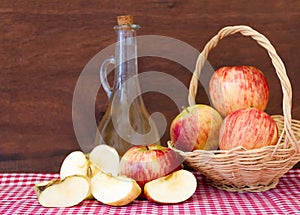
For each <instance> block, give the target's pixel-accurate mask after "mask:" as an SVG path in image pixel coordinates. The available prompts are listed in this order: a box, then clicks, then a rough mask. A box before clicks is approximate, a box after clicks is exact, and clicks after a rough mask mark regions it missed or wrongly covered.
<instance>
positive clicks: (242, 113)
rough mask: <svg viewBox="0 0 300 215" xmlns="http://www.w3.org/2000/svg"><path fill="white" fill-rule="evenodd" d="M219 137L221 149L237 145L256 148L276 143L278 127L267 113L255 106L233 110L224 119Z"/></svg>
mask: <svg viewBox="0 0 300 215" xmlns="http://www.w3.org/2000/svg"><path fill="white" fill-rule="evenodd" d="M219 138H220V140H219V144H220V145H219V148H220V149H221V150H229V149H232V148H235V147H237V146H242V147H244V148H245V149H258V148H261V147H264V146H268V145H275V144H276V143H277V141H278V128H277V125H276V122H275V121H274V120H273V119H272V117H270V116H269V115H268V114H267V113H265V112H263V111H261V110H258V109H257V108H244V109H240V110H237V111H234V112H233V113H231V114H229V115H228V116H227V117H226V118H225V119H224V121H223V124H222V126H221V129H220V137H219Z"/></svg>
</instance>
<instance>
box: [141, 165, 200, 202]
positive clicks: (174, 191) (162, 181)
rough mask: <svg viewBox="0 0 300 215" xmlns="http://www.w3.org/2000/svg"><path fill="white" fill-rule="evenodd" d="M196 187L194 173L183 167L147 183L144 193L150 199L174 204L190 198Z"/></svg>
mask: <svg viewBox="0 0 300 215" xmlns="http://www.w3.org/2000/svg"><path fill="white" fill-rule="evenodd" d="M196 188H197V179H196V177H195V176H194V174H193V173H191V172H189V171H187V170H183V169H182V170H178V171H175V172H173V173H171V174H169V175H167V176H164V177H160V178H158V179H155V180H152V181H150V182H148V183H146V184H145V186H144V194H145V196H146V198H147V199H148V200H149V201H152V202H157V203H166V204H172V203H179V202H183V201H185V200H187V199H189V198H190V197H191V196H192V195H193V194H194V193H195V191H196Z"/></svg>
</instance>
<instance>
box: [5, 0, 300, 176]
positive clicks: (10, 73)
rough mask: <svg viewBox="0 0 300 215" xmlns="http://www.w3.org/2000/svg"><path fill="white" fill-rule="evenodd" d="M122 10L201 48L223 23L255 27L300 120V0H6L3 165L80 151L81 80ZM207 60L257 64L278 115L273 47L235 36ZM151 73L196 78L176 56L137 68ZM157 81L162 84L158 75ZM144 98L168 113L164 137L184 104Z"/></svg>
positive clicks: (36, 163)
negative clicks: (77, 111) (77, 107)
mask: <svg viewBox="0 0 300 215" xmlns="http://www.w3.org/2000/svg"><path fill="white" fill-rule="evenodd" d="M122 14H132V15H134V16H135V20H136V23H138V24H140V25H141V26H142V29H141V30H140V31H139V32H138V34H139V35H150V34H153V35H162V36H168V37H172V38H176V39H179V40H181V41H184V42H186V43H188V44H190V45H191V46H193V47H194V48H196V49H198V50H199V51H201V50H202V48H203V46H204V45H205V44H206V42H207V41H208V40H209V39H210V38H211V37H212V36H214V35H215V34H216V33H217V32H218V30H220V29H221V28H222V27H224V26H227V25H237V24H245V25H249V26H251V27H253V28H254V29H256V30H258V31H259V32H261V33H263V34H264V35H265V36H266V37H267V38H268V39H269V40H270V41H271V43H272V44H273V45H274V46H275V48H276V50H277V52H278V54H279V55H280V56H281V58H282V60H283V61H284V63H285V66H286V69H287V72H288V76H289V78H290V81H291V83H292V86H293V92H294V94H293V96H294V97H293V110H292V114H293V118H295V119H300V93H299V92H300V84H299V83H300V73H299V66H300V65H299V54H300V53H299V50H300V45H299V36H300V22H299V20H300V1H289V2H288V3H287V2H286V1H281V0H274V1H259V0H254V1H248V0H241V1H233V0H231V1H222V0H212V1H208V0H204V1H198V0H188V1H176V0H165V1H157V0H144V1H132V0H128V1H109V0H103V1H96V0H88V1H86V0H74V1H67V0H27V1H22V0H16V1H10V0H0V20H1V22H0V148H1V150H0V171H4V172H14V171H25V172H34V171H48V172H49V171H58V169H59V165H60V163H61V162H62V159H63V158H64V157H65V156H66V154H67V153H69V152H70V151H73V150H75V149H80V147H79V145H78V143H77V140H76V137H75V134H74V130H73V125H72V97H73V92H74V88H75V85H76V81H77V79H78V77H79V75H80V74H81V71H82V70H83V68H84V67H85V65H86V64H87V63H88V62H89V60H90V59H91V58H92V57H93V56H94V55H95V54H97V53H98V52H99V51H101V50H102V49H104V48H105V47H107V46H109V45H111V44H112V43H114V42H115V41H116V38H115V32H114V31H113V29H112V28H113V26H114V25H115V24H116V16H117V15H122ZM178 51H180V50H178ZM191 60H195V59H191ZM209 62H210V63H211V64H212V66H213V67H214V68H218V67H220V66H223V65H253V66H256V67H258V68H260V69H261V70H262V71H263V72H264V73H265V74H266V76H267V78H268V81H269V84H270V88H271V95H270V101H269V104H268V108H267V112H268V113H270V114H280V113H281V110H282V107H281V106H282V94H281V87H280V83H279V80H278V78H277V77H276V75H275V73H274V69H273V67H272V64H271V62H270V60H269V58H268V55H267V53H266V51H265V50H263V49H262V48H261V47H259V46H258V45H257V44H256V43H255V42H254V41H253V40H251V39H249V38H245V37H242V36H240V35H234V36H232V37H231V38H228V39H226V40H224V41H222V42H221V43H220V44H219V46H218V47H217V48H216V49H214V50H213V51H212V52H211V53H210V56H209ZM150 70H156V71H163V72H165V73H167V74H170V75H172V76H174V77H176V78H178V79H179V80H180V81H182V83H184V84H185V85H186V86H188V84H189V80H190V78H191V73H190V72H189V71H187V70H186V69H185V68H183V67H182V66H180V65H178V64H177V63H174V62H171V61H169V60H166V59H160V58H155V57H143V58H140V59H139V72H145V71H150ZM153 83H157V84H161V83H160V82H159V80H155V78H153ZM199 92H203V88H200V89H199ZM143 96H144V100H145V103H146V105H147V108H148V110H149V112H156V111H158V112H161V113H163V114H164V115H165V116H166V118H167V121H168V127H167V130H166V132H165V134H164V136H163V137H162V142H163V143H166V141H167V140H168V139H169V134H168V129H169V125H170V123H171V120H172V118H173V117H175V116H176V115H177V114H178V108H177V107H176V105H174V103H173V101H172V100H170V99H168V98H167V97H166V96H165V95H162V94H158V93H147V94H145V95H143ZM97 98H98V99H97V102H96V105H95V109H96V119H97V120H100V119H101V116H102V115H103V113H104V112H105V110H106V104H107V98H106V96H105V94H104V92H103V90H102V89H100V90H99V93H98V97H97ZM197 102H198V103H207V102H208V98H207V96H205V94H204V93H199V96H198V98H197Z"/></svg>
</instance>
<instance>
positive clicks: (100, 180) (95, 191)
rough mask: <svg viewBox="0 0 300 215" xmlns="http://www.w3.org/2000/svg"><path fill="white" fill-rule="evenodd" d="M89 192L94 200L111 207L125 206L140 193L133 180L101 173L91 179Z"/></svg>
mask: <svg viewBox="0 0 300 215" xmlns="http://www.w3.org/2000/svg"><path fill="white" fill-rule="evenodd" d="M91 190H92V195H93V196H94V197H95V199H97V200H98V201H100V202H102V203H104V204H107V205H111V206H123V205H127V204H129V203H130V202H132V201H133V200H135V199H136V198H137V197H138V196H139V195H140V194H141V192H142V190H141V188H140V186H139V185H138V184H137V183H136V181H135V180H133V179H131V178H128V177H126V176H113V175H111V174H107V173H105V172H101V171H100V172H98V173H97V174H96V175H95V176H94V177H93V178H92V179H91Z"/></svg>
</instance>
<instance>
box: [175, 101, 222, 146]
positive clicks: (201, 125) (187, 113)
mask: <svg viewBox="0 0 300 215" xmlns="http://www.w3.org/2000/svg"><path fill="white" fill-rule="evenodd" d="M222 121H223V120H222V117H221V115H220V114H219V113H218V112H217V111H216V110H215V109H213V108H212V107H210V106H208V105H201V104H197V105H193V106H190V107H187V108H185V109H184V110H183V111H182V112H181V113H180V114H179V115H177V116H176V118H175V119H174V120H173V121H172V123H171V127H170V138H171V141H172V143H173V144H174V147H175V148H177V149H180V150H182V151H192V150H196V149H204V150H214V149H217V148H218V145H219V143H218V140H219V130H220V127H221V124H222Z"/></svg>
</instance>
